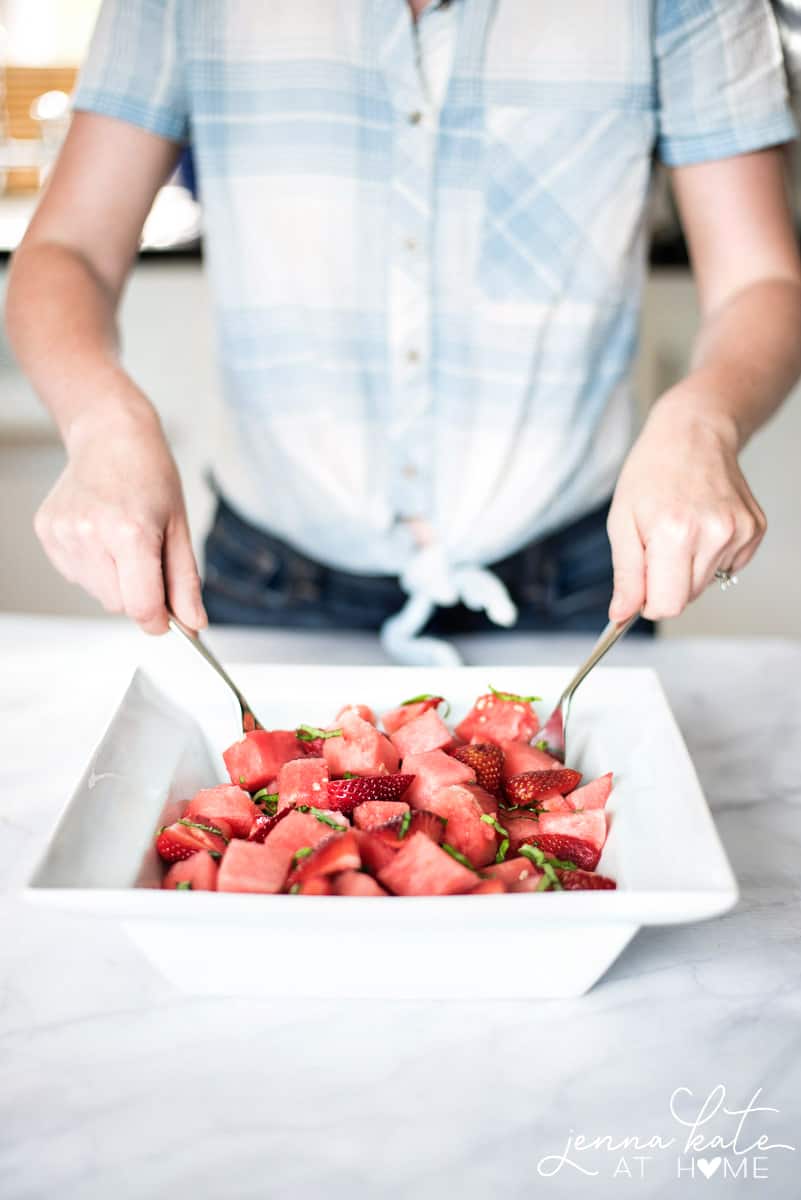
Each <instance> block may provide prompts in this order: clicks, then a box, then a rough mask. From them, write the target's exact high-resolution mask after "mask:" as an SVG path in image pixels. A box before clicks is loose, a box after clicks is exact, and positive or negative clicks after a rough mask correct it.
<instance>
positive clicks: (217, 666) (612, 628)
mask: <svg viewBox="0 0 801 1200" xmlns="http://www.w3.org/2000/svg"><path fill="white" fill-rule="evenodd" d="M638 616H639V613H635V615H634V616H633V617H629V619H628V620H627V621H610V622H609V624H608V625H607V626H606V628H605V629H604V631H603V633H602V634H601V636H600V637H599V638H598V641H597V642H596V643H595V645H594V646H593V648H592V650H591V651H590V653H589V654H588V655H587V657H586V659H585V660H584V662H583V663H582V664H581V666H580V667H579V669H578V670H577V671H576V673H575V675H574V676H573V678H572V679H571V680H570V682H569V683H568V685H567V687H566V688H565V689H564V691H563V692H562V694H561V696H560V697H559V700H558V701H557V704H556V707H555V708H554V710H553V712H552V713H551V715H550V717H549V718H548V720H547V721H546V722H545V724H544V725H543V727H542V729H541V730H540V732H539V740H541V741H544V742H545V743H546V748H547V750H548V753H549V754H552V755H553V757H554V758H558V759H560V761H561V762H564V761H565V737H566V733H567V721H568V717H569V716H570V703H571V701H572V699H573V696H574V695H575V693H576V690H577V689H578V687H579V686H580V685H581V684H582V683H583V682H584V680H585V679H586V678H587V676H588V675H589V673H590V671H591V670H592V669H593V667H596V666H597V665H598V663H599V662H600V661H601V659H602V658H603V657H604V655H605V654H607V653H608V651H609V650H611V649H612V647H613V646H614V644H615V642H617V641H618V640H619V639H620V638H622V637H623V634H624V633H627V632H628V630H629V629H631V627H632V625H633V624H634V622H635V621H636V620H637V617H638ZM169 621H170V627H171V628H172V629H174V630H175V631H176V633H180V634H181V635H182V636H183V637H185V638H186V640H187V641H188V642H189V644H190V645H191V646H193V647H194V649H195V650H196V651H197V652H198V654H200V655H201V656H202V657H203V658H204V659H205V660H206V662H207V663H208V665H209V666H210V667H212V668H213V670H215V671H216V672H217V674H218V675H219V676H220V678H221V679H222V681H223V683H224V684H225V685H226V686H227V687H228V688H229V689H230V691H231V692H232V693H233V695H234V696H235V698H236V702H237V704H238V705H239V711H240V713H241V716H242V732H243V733H250V732H251V731H252V730H254V729H263V728H264V726H263V725H262V724H261V723H260V721H259V720H258V719H257V718H256V715H255V714H254V712H253V709H252V708H251V706H250V704H248V702H247V700H246V699H245V697H244V695H243V694H242V692H241V691H240V690H239V688H238V687H237V686H236V684H235V683H234V681H233V679H232V678H231V676H230V675H229V674H228V672H227V671H226V669H225V667H224V666H223V665H222V663H221V662H220V661H219V660H218V659H217V658H216V657H215V655H213V654H212V652H211V650H209V648H208V646H207V645H206V643H205V642H204V641H203V639H202V638H201V637H200V636H199V635H198V634H197V633H195V632H194V630H192V629H189V628H188V626H186V625H184V624H183V622H181V621H179V620H178V618H177V617H176V616H175V615H174V614H173V613H170V616H169Z"/></svg>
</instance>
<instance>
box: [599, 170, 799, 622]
mask: <svg viewBox="0 0 801 1200" xmlns="http://www.w3.org/2000/svg"><path fill="white" fill-rule="evenodd" d="M673 185H674V189H675V194H676V198H677V201H678V205H679V210H680V213H681V218H682V223H683V226H684V230H685V233H686V236H687V241H688V245H689V250H690V258H691V262H692V266H693V270H694V274H695V278H696V282H697V286H698V293H699V298H700V304H701V328H700V330H699V334H698V337H697V340H696V344H695V349H694V353H693V358H692V364H691V369H690V372H689V374H688V375H687V376H686V378H685V379H683V380H682V381H681V382H680V383H679V384H677V385H676V386H675V387H673V388H671V389H670V390H669V391H668V392H666V393H665V395H663V396H662V397H660V399H659V400H657V401H656V403H655V404H654V406H653V408H652V409H651V412H650V414H649V416H648V419H647V421H646V423H645V426H644V428H643V430H642V432H641V434H640V437H639V438H638V440H637V442H636V443H635V445H634V447H633V448H632V451H631V453H630V455H629V458H628V459H627V461H626V463H625V465H624V468H623V471H622V472H621V475H620V479H619V481H618V485H617V488H616V491H615V498H614V501H613V504H612V509H611V511H610V514H609V536H610V540H611V544H612V555H613V560H614V566H615V591H614V597H613V600H612V604H611V606H610V617H611V618H612V619H615V620H620V619H623V618H625V617H626V616H629V615H631V614H632V613H634V612H636V611H637V609H639V608H643V611H644V613H645V615H646V616H648V617H650V618H652V619H655V620H657V619H660V618H663V617H672V616H676V615H677V614H678V613H680V612H681V611H682V610H683V609H684V607H685V606H686V605H687V604H688V603H689V601H690V600H692V599H695V598H696V597H697V596H698V595H700V593H701V592H702V591H703V590H704V589H705V588H706V587H707V586H708V585H709V583H710V582H711V581H712V579H713V578H714V574H715V571H716V570H717V569H719V568H724V569H728V568H734V569H735V570H739V569H740V568H742V567H743V566H745V564H746V563H748V562H749V561H750V559H751V557H752V556H753V554H754V552H755V551H756V549H757V547H758V545H759V543H760V541H761V540H762V537H763V536H764V533H765V527H766V522H765V517H764V514H763V513H762V510H761V509H760V507H759V505H758V503H757V501H756V500H755V498H754V497H753V495H752V494H751V491H750V489H749V487H748V484H747V482H746V480H745V478H744V476H743V474H742V472H741V471H740V468H739V465H738V462H737V456H738V454H739V452H740V450H741V449H742V448H743V446H744V445H745V443H746V441H747V440H748V438H749V437H750V436H751V434H752V433H753V432H754V431H755V430H756V429H758V428H759V427H760V425H762V424H764V422H765V421H767V420H768V418H769V417H770V416H771V415H772V413H774V412H775V411H776V409H777V408H778V407H779V405H780V404H781V403H782V401H783V400H784V398H785V397H786V395H787V393H788V392H789V391H790V389H791V388H792V386H793V384H794V383H795V381H796V379H797V378H798V376H799V374H800V373H801V260H799V253H798V247H797V244H796V236H795V231H794V229H793V223H792V218H791V214H790V208H789V205H788V201H787V194H786V188H785V176H784V158H783V151H782V149H781V148H776V149H771V150H763V151H759V152H757V153H754V154H744V155H740V156H737V157H735V158H729V159H722V160H720V161H717V162H708V163H702V164H698V165H693V166H684V167H679V168H676V169H675V170H674V171H673Z"/></svg>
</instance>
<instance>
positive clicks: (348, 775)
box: [342, 771, 361, 779]
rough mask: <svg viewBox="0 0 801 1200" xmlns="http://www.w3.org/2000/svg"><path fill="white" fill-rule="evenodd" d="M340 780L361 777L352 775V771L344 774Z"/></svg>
mask: <svg viewBox="0 0 801 1200" xmlns="http://www.w3.org/2000/svg"><path fill="white" fill-rule="evenodd" d="M342 778H343V779H360V778H361V776H360V775H354V774H353V771H346V772H345V774H344V775H343V776H342Z"/></svg>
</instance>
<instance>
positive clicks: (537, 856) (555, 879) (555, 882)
mask: <svg viewBox="0 0 801 1200" xmlns="http://www.w3.org/2000/svg"><path fill="white" fill-rule="evenodd" d="M520 854H522V855H523V857H524V858H527V859H528V860H529V862H532V863H534V865H535V866H536V867H538V868H539V870H540V871H542V873H543V875H544V876H545V878H546V879H548V880H549V881H550V884H551V886H552V887H553V889H554V891H557V892H561V891H563V890H564V889H563V888H562V885H561V883H560V882H559V876H558V875H557V874H556V871H555V870H554V866H558V867H559V868H560V869H563V868H562V860H561V859H559V858H553V856H552V855H550V854H545V853H544V852H543V851H542V850H540V848H539V846H529V845H525V846H521V847H520ZM570 869H572V870H575V866H573V867H572V868H570ZM539 890H542V889H539Z"/></svg>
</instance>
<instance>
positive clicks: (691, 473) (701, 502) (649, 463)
mask: <svg viewBox="0 0 801 1200" xmlns="http://www.w3.org/2000/svg"><path fill="white" fill-rule="evenodd" d="M698 401H699V397H698V396H697V395H696V396H694V395H693V394H692V393H691V392H689V391H688V390H686V385H681V384H680V385H678V387H676V388H674V389H673V390H672V391H671V392H670V393H668V394H666V395H665V396H663V397H662V399H661V400H660V401H659V402H658V403H657V404H656V405H655V406H654V408H653V409H652V410H651V413H650V415H649V417H648V420H647V422H646V424H645V426H644V428H643V430H642V432H641V434H640V436H639V438H638V439H637V441H636V443H635V444H634V446H633V448H632V450H631V452H630V454H629V456H628V458H627V460H626V462H625V464H624V466H623V470H622V471H621V474H620V478H619V480H618V484H617V488H616V489H615V495H614V500H613V502H612V507H611V509H610V512H609V520H608V522H607V528H608V531H609V540H610V542H611V545H612V560H613V564H614V572H615V586H614V595H613V598H612V603H611V605H610V608H609V616H610V619H611V620H615V621H622V620H625V619H626V618H627V617H630V616H632V615H633V614H634V613H635V612H637V611H638V610H640V609H641V610H642V613H643V616H645V617H647V618H649V619H650V620H653V621H658V620H662V619H663V618H665V617H675V616H678V614H679V613H680V612H682V611H683V610H684V608H686V606H687V605H688V604H689V602H690V601H691V600H694V599H696V597H697V596H699V595H700V594H701V592H703V591H704V589H705V588H706V587H708V586H709V584H710V583H711V582H712V580H713V579H714V577H715V572H716V571H717V570H728V571H739V570H740V569H741V568H742V567H744V566H745V565H746V563H748V562H750V560H751V558H752V557H753V555H754V553H755V551H756V549H757V547H758V546H759V543H760V542H761V541H762V538H763V537H764V535H765V529H766V527H767V522H766V520H765V514H764V513H763V511H762V509H761V508H760V507H759V504H758V503H757V501H756V500H755V499H754V497H753V495H752V494H751V489H750V488H749V486H748V484H747V482H746V480H745V477H744V476H743V473H742V471H741V470H740V467H739V464H738V462H737V450H738V436H737V429H736V426H735V424H734V421H733V420H731V419H730V418H728V417H726V416H725V415H722V414H721V413H720V412H718V411H713V412H711V411H710V410H709V408H708V407H705V406H703V405H702V404H701V403H699V402H698Z"/></svg>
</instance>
